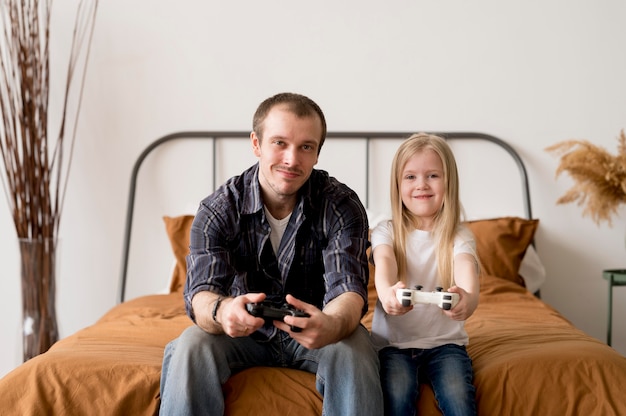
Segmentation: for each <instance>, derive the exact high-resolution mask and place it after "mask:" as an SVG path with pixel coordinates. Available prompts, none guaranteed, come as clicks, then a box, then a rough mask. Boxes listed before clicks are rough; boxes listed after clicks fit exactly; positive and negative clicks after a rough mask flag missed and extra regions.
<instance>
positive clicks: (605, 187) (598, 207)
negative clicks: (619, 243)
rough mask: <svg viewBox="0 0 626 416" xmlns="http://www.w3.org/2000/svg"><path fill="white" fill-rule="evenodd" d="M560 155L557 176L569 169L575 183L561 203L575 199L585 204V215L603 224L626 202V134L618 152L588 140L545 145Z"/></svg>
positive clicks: (580, 203)
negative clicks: (611, 152)
mask: <svg viewBox="0 0 626 416" xmlns="http://www.w3.org/2000/svg"><path fill="white" fill-rule="evenodd" d="M545 150H546V151H548V152H550V153H553V154H556V155H559V156H560V162H559V165H558V167H557V170H556V176H557V177H558V176H559V175H560V174H561V173H563V172H567V173H568V174H569V176H571V177H572V179H573V180H574V182H575V184H574V186H572V187H571V188H570V189H569V190H568V191H567V192H566V193H565V194H564V195H562V196H561V197H560V198H559V199H558V200H557V203H558V204H568V203H572V202H575V203H577V204H578V205H579V206H583V216H590V217H591V218H592V219H593V221H594V222H595V223H596V224H597V225H599V224H600V223H601V222H602V221H606V222H607V223H608V224H609V226H611V225H612V221H611V219H612V217H613V216H614V215H615V214H616V213H617V210H618V208H619V206H620V205H621V204H623V203H624V202H626V135H624V130H622V131H621V133H620V135H619V137H618V147H617V154H616V155H612V154H610V153H609V152H608V151H607V150H606V149H604V148H602V147H599V146H597V145H595V144H593V143H590V142H589V141H587V140H566V141H563V142H560V143H557V144H554V145H552V146H550V147H547V148H546V149H545Z"/></svg>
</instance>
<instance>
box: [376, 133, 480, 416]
mask: <svg viewBox="0 0 626 416" xmlns="http://www.w3.org/2000/svg"><path fill="white" fill-rule="evenodd" d="M391 172H392V174H391V176H392V177H391V211H392V217H391V220H390V221H386V222H382V223H380V224H379V225H378V226H376V227H375V229H374V230H373V231H372V237H371V239H372V255H373V260H374V263H375V265H376V273H375V277H374V278H375V283H376V289H377V291H378V302H377V303H376V308H375V311H374V318H373V323H372V337H373V340H374V343H375V345H376V346H377V348H378V349H379V355H380V366H381V382H382V387H383V393H384V399H385V414H386V415H414V414H415V413H416V407H415V405H416V402H417V399H418V394H419V380H420V379H422V378H425V379H427V380H428V381H429V382H430V384H431V385H432V387H433V390H434V392H435V398H436V399H437V402H438V405H439V408H440V410H441V411H442V412H443V414H444V415H475V414H476V403H475V389H474V386H473V384H472V380H473V370H472V362H471V360H470V358H469V355H468V354H467V351H466V349H465V346H466V345H467V343H468V336H467V333H466V332H465V329H464V321H465V320H466V319H467V318H469V317H470V316H471V315H472V313H473V312H474V310H475V309H476V307H477V305H478V292H479V261H478V257H477V255H476V245H475V242H474V238H473V235H472V233H471V231H470V230H469V229H467V228H466V227H464V226H463V225H461V223H460V222H461V210H462V208H461V203H460V201H459V179H458V173H457V168H456V162H455V160H454V155H453V154H452V150H451V149H450V147H449V146H448V144H447V143H446V142H445V140H444V139H442V138H441V137H438V136H434V135H428V134H423V133H419V134H414V135H412V136H411V137H409V138H408V139H407V140H406V141H404V142H403V143H402V144H401V145H400V147H399V148H398V150H397V152H396V154H395V156H394V159H393V164H392V168H391ZM417 285H420V286H422V287H423V288H422V291H424V292H432V291H435V290H436V288H437V287H441V288H443V290H444V291H447V292H453V293H458V294H459V297H460V299H459V302H458V304H457V305H456V306H455V307H453V308H452V309H451V310H443V309H441V308H439V307H438V306H437V305H433V304H420V303H417V304H415V305H412V306H408V307H404V306H402V304H401V303H400V302H399V301H398V299H397V297H396V292H397V291H398V289H401V288H414V287H415V286H417Z"/></svg>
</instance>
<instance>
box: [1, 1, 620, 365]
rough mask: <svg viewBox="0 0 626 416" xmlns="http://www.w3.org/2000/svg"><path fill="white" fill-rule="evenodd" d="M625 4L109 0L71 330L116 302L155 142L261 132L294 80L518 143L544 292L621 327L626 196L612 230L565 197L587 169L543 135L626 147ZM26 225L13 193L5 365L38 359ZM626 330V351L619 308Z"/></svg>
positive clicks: (64, 9) (70, 202)
mask: <svg viewBox="0 0 626 416" xmlns="http://www.w3.org/2000/svg"><path fill="white" fill-rule="evenodd" d="M74 7H75V2H74V1H69V0H57V1H56V2H55V3H54V8H53V13H54V14H55V20H54V22H53V24H54V25H55V26H54V27H53V32H52V36H53V40H52V46H51V48H52V54H53V55H54V54H57V55H56V56H58V58H56V61H55V62H54V63H53V67H52V71H53V82H60V81H61V79H62V78H63V74H62V70H63V68H59V66H61V67H62V66H63V65H62V63H61V62H62V61H63V59H61V58H62V57H61V55H62V54H64V53H67V49H68V43H69V33H68V29H67V28H68V27H69V26H71V22H72V17H73V13H74ZM625 15H626V3H624V2H621V1H617V0H612V1H611V0H606V1H599V2H588V1H585V0H573V1H556V0H548V1H543V2H523V1H517V2H500V1H495V0H477V1H473V2H466V1H462V0H456V1H447V2H425V1H411V2H410V1H391V2H380V1H363V0H359V1H357V0H349V1H342V2H335V1H328V0H322V1H317V2H307V3H301V2H290V1H273V0H272V1H263V2H257V1H247V2H217V1H200V0H196V1H193V0H180V1H177V2H171V1H166V0H152V1H149V2H148V1H142V2H140V1H135V2H129V1H122V0H107V1H102V2H101V4H100V9H99V14H98V21H97V28H96V33H95V37H94V42H93V48H92V55H91V61H90V66H89V74H88V79H87V84H86V89H85V96H84V101H83V107H82V114H81V118H80V123H79V131H78V141H77V145H76V150H75V154H74V162H73V163H74V164H73V167H72V173H71V180H70V183H69V191H68V194H67V199H66V206H65V211H64V213H63V220H62V224H61V233H60V235H61V239H62V258H61V273H60V277H59V281H58V316H59V324H60V330H61V335H62V336H66V335H69V334H71V333H73V332H75V331H76V330H78V329H80V328H82V327H85V326H87V325H90V324H92V323H93V322H94V321H95V320H96V319H97V318H98V317H99V316H101V315H102V314H103V313H104V312H106V311H107V310H108V309H109V308H111V307H112V306H113V305H114V303H115V297H116V290H117V279H118V273H119V268H120V255H121V250H122V247H121V244H122V231H123V230H122V227H123V224H124V219H125V218H124V213H125V207H126V202H127V201H126V197H127V189H128V180H129V176H130V170H131V168H132V164H133V162H134V159H135V158H136V156H137V155H138V154H139V152H140V151H141V150H142V149H143V148H144V147H145V146H146V145H147V144H148V143H150V142H151V141H152V140H154V139H156V138H157V137H159V136H162V135H164V134H167V133H171V132H173V131H179V130H196V129H204V130H209V129H211V130H223V129H237V130H247V129H249V128H250V124H251V117H252V113H253V111H254V109H255V108H256V106H257V105H258V103H259V102H260V101H261V100H262V99H264V98H266V97H267V96H269V95H272V94H274V93H276V92H279V91H287V90H289V91H296V92H301V93H304V94H306V95H309V96H310V97H312V98H313V99H315V100H316V101H317V102H318V103H319V104H320V105H321V106H322V108H323V109H324V111H325V113H326V116H327V119H328V124H329V128H330V129H331V130H402V131H413V130H430V131H439V130H452V131H459V130H463V131H469V130H473V131H481V132H485V133H490V134H493V135H496V136H499V137H501V138H503V139H505V140H507V141H509V142H510V143H511V144H512V145H513V146H514V147H515V148H516V149H517V150H518V151H519V152H520V153H521V155H522V157H523V158H524V160H525V161H526V163H527V165H528V169H529V174H530V187H531V192H532V205H533V206H532V208H533V212H534V215H535V217H536V218H539V219H540V220H541V227H540V230H539V232H538V235H537V238H536V243H537V248H538V250H539V252H540V254H541V256H542V259H543V261H544V263H545V265H546V268H547V271H548V275H549V277H548V280H547V282H546V284H545V285H544V287H543V289H542V294H543V298H544V299H545V300H546V301H547V302H548V303H550V304H551V305H552V306H554V307H555V308H556V309H558V310H559V311H560V312H562V313H563V314H564V315H565V316H566V317H567V318H568V319H570V320H571V321H572V322H573V323H574V324H576V325H577V326H578V327H579V328H581V329H582V330H584V331H585V332H587V333H589V334H590V335H592V336H594V337H597V338H599V339H601V340H604V339H605V336H606V299H607V284H606V282H605V281H604V280H603V279H602V277H601V271H602V270H603V269H606V268H617V267H626V247H625V243H624V236H625V231H626V219H625V218H624V216H623V214H626V211H624V210H621V211H620V214H622V217H621V218H616V219H615V220H614V222H613V227H612V228H611V227H608V226H607V225H602V226H600V227H598V226H596V225H595V224H594V223H593V222H592V221H591V220H590V219H589V218H583V217H582V216H581V209H580V208H579V207H577V206H575V205H571V206H568V205H566V206H562V205H560V206H557V205H556V204H555V201H556V199H557V198H558V196H560V195H561V194H562V193H563V192H564V191H565V190H566V189H568V188H569V186H570V185H571V182H570V181H569V179H568V178H567V177H563V178H561V179H559V180H555V178H554V171H555V168H556V165H557V160H556V158H555V157H553V156H551V155H549V154H547V153H546V152H545V151H544V148H545V147H546V146H548V145H550V144H552V143H555V142H557V141H561V140H564V139H569V138H585V139H589V140H591V141H593V142H595V143H597V144H599V145H602V146H605V147H606V148H607V149H608V150H610V151H611V152H614V151H615V150H616V143H617V142H616V137H617V135H618V134H619V131H620V130H621V129H622V128H626V77H625V76H624V74H625V73H626V54H624V50H626V31H624V21H623V16H625ZM55 71H56V73H55ZM57 88H58V87H57ZM55 91H58V89H57V90H53V92H55ZM183 157H184V154H183ZM183 157H181V159H182V158H183ZM179 163H180V168H181V169H189V168H190V167H189V165H188V164H187V163H186V161H185V160H180V162H179ZM489 163H490V160H484V164H486V165H488V164H489ZM493 174H494V175H497V174H498V172H495V171H494V172H493ZM202 191H203V190H202V189H200V190H199V191H198V192H199V195H203V194H204V192H202ZM145 198H148V197H147V196H146V197H145ZM163 207H164V209H166V208H172V206H168V205H167V204H165V205H164V206H163ZM177 209H178V208H177ZM163 213H164V214H174V215H175V214H177V213H178V212H163ZM157 232H158V231H157ZM14 235H15V234H14V230H13V225H12V221H11V218H10V215H9V212H8V209H7V206H6V204H5V203H2V204H0V236H2V238H1V239H0V264H2V266H3V275H2V279H0V315H1V316H2V317H3V318H2V320H1V321H0V334H1V335H0V336H1V337H2V339H3V342H2V343H1V345H0V352H1V353H0V375H3V374H5V373H6V372H8V371H10V370H11V369H12V368H13V367H14V366H15V365H17V364H19V362H20V357H21V352H20V348H21V344H20V343H21V338H20V331H19V328H20V314H21V307H20V288H19V270H18V256H17V250H16V245H15V238H14ZM164 244H167V242H165V243H164ZM145 260H146V261H150V259H149V258H147V259H145ZM158 279H161V277H158ZM159 281H160V280H159ZM615 303H616V305H615V315H614V316H622V315H623V314H624V313H626V305H625V304H626V293H624V292H623V291H622V290H621V289H619V288H618V289H617V290H616V299H615ZM614 346H615V347H616V349H617V350H618V351H620V352H622V353H626V327H624V325H623V324H622V323H621V320H619V319H616V322H615V328H614Z"/></svg>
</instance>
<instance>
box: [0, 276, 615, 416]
mask: <svg viewBox="0 0 626 416" xmlns="http://www.w3.org/2000/svg"><path fill="white" fill-rule="evenodd" d="M374 300H375V293H374V292H373V291H370V302H373V301H374ZM372 305H373V304H372ZM370 309H373V308H370ZM363 323H364V324H365V325H366V326H368V325H369V324H370V323H371V315H367V316H365V317H364V319H363ZM191 324H192V323H191V321H190V320H189V319H188V318H187V317H186V315H185V313H184V306H183V301H182V298H181V295H180V293H172V294H169V295H152V296H145V297H141V298H137V299H134V300H130V301H127V302H125V303H123V304H121V305H118V306H115V307H114V308H113V309H111V310H110V311H109V312H108V313H107V314H105V315H104V316H103V317H102V318H101V319H100V320H99V321H98V322H96V323H95V324H94V325H92V326H90V327H87V328H85V329H83V330H81V331H79V332H77V333H75V334H74V335H71V336H69V337H67V338H65V339H63V340H61V341H59V342H58V343H56V344H55V345H54V346H53V347H52V348H51V349H50V350H49V351H48V352H46V353H45V354H42V355H40V356H38V357H36V358H33V359H31V360H29V361H28V362H26V363H24V364H22V365H21V366H19V367H18V368H16V369H15V370H14V371H12V372H11V373H9V374H8V375H6V376H5V377H4V378H3V379H1V380H0V403H1V404H0V408H2V409H3V410H2V412H0V413H1V414H10V415H13V414H15V415H43V414H55V415H82V414H91V415H97V414H102V415H105V414H106V415H129V414H132V415H154V414H158V406H159V380H160V371H161V360H162V357H163V348H164V346H165V345H166V343H167V342H168V341H169V340H171V339H173V338H175V337H176V336H177V335H178V334H179V333H180V332H181V331H182V330H183V329H184V328H186V327H187V326H189V325H191ZM466 327H467V331H468V333H469V335H470V345H469V347H468V351H469V354H470V356H471V358H472V360H473V366H474V372H475V384H476V387H477V402H478V409H479V414H481V415H513V414H514V415H538V414H543V415H603V416H606V415H625V414H626V395H624V394H623V387H624V386H626V358H624V357H623V356H621V355H620V354H618V353H617V352H616V351H614V350H613V349H612V348H610V347H608V346H607V345H605V344H603V343H602V342H600V341H598V340H596V339H594V338H592V337H589V336H588V335H586V334H585V333H583V332H582V331H580V330H578V329H576V328H575V327H574V326H573V325H572V324H571V323H570V322H568V321H567V320H566V319H565V318H563V317H562V316H561V315H560V314H559V313H558V312H557V311H556V310H554V309H553V308H551V307H550V306H548V305H547V304H545V303H544V302H542V301H541V300H539V299H537V298H536V297H535V296H533V295H532V294H530V293H529V292H527V291H526V290H525V289H524V288H523V287H521V286H519V285H517V284H515V283H513V282H510V281H507V280H504V279H500V278H497V277H493V276H484V277H483V281H482V288H481V298H480V305H479V307H478V309H477V310H476V312H475V314H474V315H473V316H472V317H471V318H470V319H469V320H468V321H467V326H466ZM422 392H423V394H422V395H421V398H420V402H419V409H420V415H429V414H434V415H438V414H440V413H439V411H438V408H437V406H436V401H435V399H434V396H433V394H432V390H430V387H429V386H427V385H425V386H422ZM224 393H225V395H226V404H227V414H228V415H248V414H261V415H270V414H281V415H298V416H307V415H319V414H321V406H322V398H321V396H320V395H319V394H318V393H317V391H316V390H315V377H314V375H312V374H308V373H305V372H301V371H298V370H289V369H277V368H265V367H262V368H254V369H249V370H246V371H244V372H241V373H239V374H237V375H235V376H233V377H232V378H231V379H230V380H229V381H228V383H227V384H226V385H225V386H224Z"/></svg>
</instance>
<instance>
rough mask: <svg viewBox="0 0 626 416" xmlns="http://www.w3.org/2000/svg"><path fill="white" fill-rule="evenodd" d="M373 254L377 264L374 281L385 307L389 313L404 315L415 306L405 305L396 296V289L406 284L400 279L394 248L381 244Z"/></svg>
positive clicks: (379, 297)
mask: <svg viewBox="0 0 626 416" xmlns="http://www.w3.org/2000/svg"><path fill="white" fill-rule="evenodd" d="M372 255H373V258H374V264H375V265H376V268H375V273H374V283H375V284H376V292H377V293H378V299H379V300H380V303H381V304H382V306H383V309H384V310H385V312H386V313H387V314H389V315H404V314H405V313H407V312H408V311H410V310H411V309H413V306H409V307H404V306H402V305H401V304H400V302H398V299H397V298H396V291H397V290H398V289H402V288H405V287H406V285H405V284H404V283H402V282H400V281H399V280H398V264H397V263H396V256H395V254H394V253H393V248H392V247H391V246H389V245H386V244H381V245H379V246H376V248H375V249H374V251H373V252H372Z"/></svg>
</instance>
